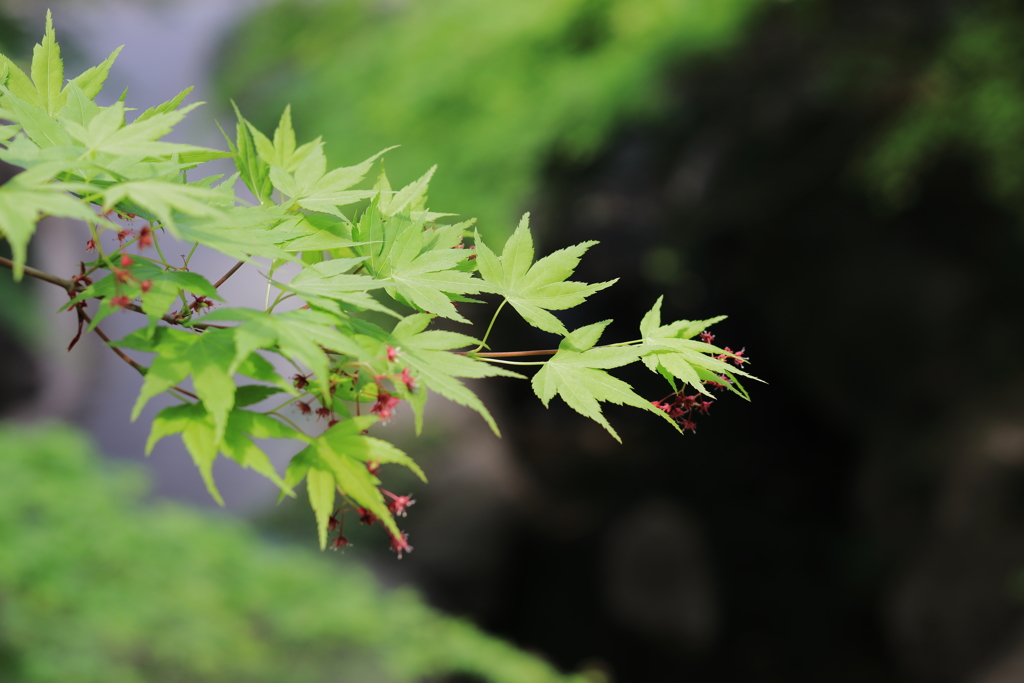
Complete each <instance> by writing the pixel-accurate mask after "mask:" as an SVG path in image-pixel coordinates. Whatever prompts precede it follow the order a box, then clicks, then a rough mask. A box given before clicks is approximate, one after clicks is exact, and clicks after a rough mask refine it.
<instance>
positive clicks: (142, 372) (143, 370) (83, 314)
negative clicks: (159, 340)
mask: <svg viewBox="0 0 1024 683" xmlns="http://www.w3.org/2000/svg"><path fill="white" fill-rule="evenodd" d="M78 314H79V315H80V316H81V317H83V318H85V320H86V322H88V323H89V324H90V325H92V318H90V317H89V314H88V313H86V312H85V311H83V310H82V309H78ZM92 331H93V332H95V333H96V334H97V335H99V338H100V339H102V340H103V341H105V342H106V343H107V346H110V348H111V349H112V350H113V352H114V353H116V354H117V355H118V356H120V357H121V360H123V361H124V362H125V363H127V364H128V365H130V366H132V367H133V368H135V369H136V370H138V371H139V374H140V375H142V376H143V377H145V376H146V368H144V367H142V366H141V365H139V364H138V363H136V362H135V361H133V360H132V359H131V358H129V357H128V356H127V354H125V352H124V351H122V350H121V349H119V348H117V347H116V346H111V342H110V337H108V336H107V335H106V334H104V333H103V330H101V329H100V328H99V327H94V328H92Z"/></svg>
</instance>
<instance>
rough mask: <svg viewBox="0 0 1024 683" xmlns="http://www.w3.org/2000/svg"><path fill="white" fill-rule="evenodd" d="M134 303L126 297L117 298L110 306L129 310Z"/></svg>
mask: <svg viewBox="0 0 1024 683" xmlns="http://www.w3.org/2000/svg"><path fill="white" fill-rule="evenodd" d="M131 303H132V300H131V299H129V298H128V297H126V296H115V297H114V298H112V299H111V300H110V305H111V306H112V307H113V308H128V306H129V305H130V304H131Z"/></svg>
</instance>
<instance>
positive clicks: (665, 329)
mask: <svg viewBox="0 0 1024 683" xmlns="http://www.w3.org/2000/svg"><path fill="white" fill-rule="evenodd" d="M662 298H663V297H658V300H657V301H656V302H655V303H654V306H653V307H652V308H651V310H650V311H648V312H647V313H646V315H644V317H643V319H642V320H641V321H640V334H641V335H642V337H643V343H642V344H641V345H640V346H639V347H637V348H638V349H639V353H640V360H641V361H642V362H643V364H644V365H646V366H647V368H648V369H650V370H651V371H653V372H657V373H659V374H661V375H662V376H663V377H665V379H667V380H668V381H669V383H670V384H672V388H673V389H674V388H675V380H676V379H678V380H680V381H681V382H683V383H684V384H687V385H689V386H691V387H693V388H694V389H696V390H697V391H699V392H700V393H702V394H705V395H709V396H710V393H709V392H708V390H707V387H706V386H705V384H704V383H705V382H715V383H717V384H721V385H724V386H725V387H727V388H728V389H729V390H730V391H732V392H733V393H735V394H738V395H740V396H742V397H743V398H745V399H747V400H749V399H750V396H749V394H747V391H746V389H744V388H743V385H742V384H740V382H739V379H738V378H737V375H741V376H743V377H749V378H750V379H755V380H756V379H757V378H756V377H754V376H753V375H751V374H749V373H747V372H744V371H743V370H740V369H739V368H737V367H735V366H733V365H730V364H729V363H728V362H726V361H724V360H720V359H718V358H715V356H717V355H721V354H723V353H725V350H724V349H720V348H719V347H717V346H714V345H713V344H708V343H705V342H702V341H697V340H695V339H692V337H695V336H697V335H698V334H700V333H701V332H703V331H704V330H705V329H706V328H707V327H709V326H711V325H713V324H714V323H717V322H720V321H722V320H724V319H725V316H724V315H723V316H718V317H717V318H710V319H708V320H696V321H695V320H678V321H676V322H673V323H670V324H668V325H662V324H661V301H662ZM723 375H724V381H723ZM758 381H761V380H758Z"/></svg>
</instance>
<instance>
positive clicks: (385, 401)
mask: <svg viewBox="0 0 1024 683" xmlns="http://www.w3.org/2000/svg"><path fill="white" fill-rule="evenodd" d="M401 402H402V399H400V398H398V397H397V396H392V395H391V394H389V393H388V392H387V391H385V390H384V389H378V390H377V402H376V403H374V404H373V407H372V408H370V412H371V413H375V414H377V415H379V416H380V421H381V422H387V421H388V420H390V419H391V416H392V415H394V413H395V406H397V405H398V404H399V403H401Z"/></svg>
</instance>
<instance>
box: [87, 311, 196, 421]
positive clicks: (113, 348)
mask: <svg viewBox="0 0 1024 683" xmlns="http://www.w3.org/2000/svg"><path fill="white" fill-rule="evenodd" d="M78 314H79V315H80V316H81V317H83V318H85V320H86V322H88V323H89V324H90V325H91V324H92V318H90V317H89V314H88V313H86V312H85V311H83V310H82V309H81V308H79V309H78ZM92 331H93V332H95V333H96V334H97V335H99V338H100V339H102V340H103V341H105V342H106V343H107V346H109V347H110V350H111V351H113V352H114V353H116V354H117V355H118V356H119V357H120V358H121V360H123V361H124V362H125V363H127V364H128V365H130V366H132V367H133V368H135V369H136V370H138V371H139V374H140V375H142V376H143V377H145V376H146V371H147V370H146V368H145V367H143V366H141V365H139V364H138V363H136V362H135V361H134V360H132V359H131V358H129V357H128V355H127V354H126V353H125V352H124V351H122V350H121V349H119V348H117V347H116V346H113V344H112V342H111V341H110V337H108V336H107V335H106V334H105V333H104V332H103V330H101V329H100V328H99V327H94V328H92ZM171 389H173V390H175V391H178V392H181V393H182V394H185V395H186V396H189V397H191V398H194V399H196V400H197V401H198V400H199V397H198V396H196V395H195V394H193V393H192V392H191V391H186V390H185V389H182V388H181V387H178V386H174V387H171Z"/></svg>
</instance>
